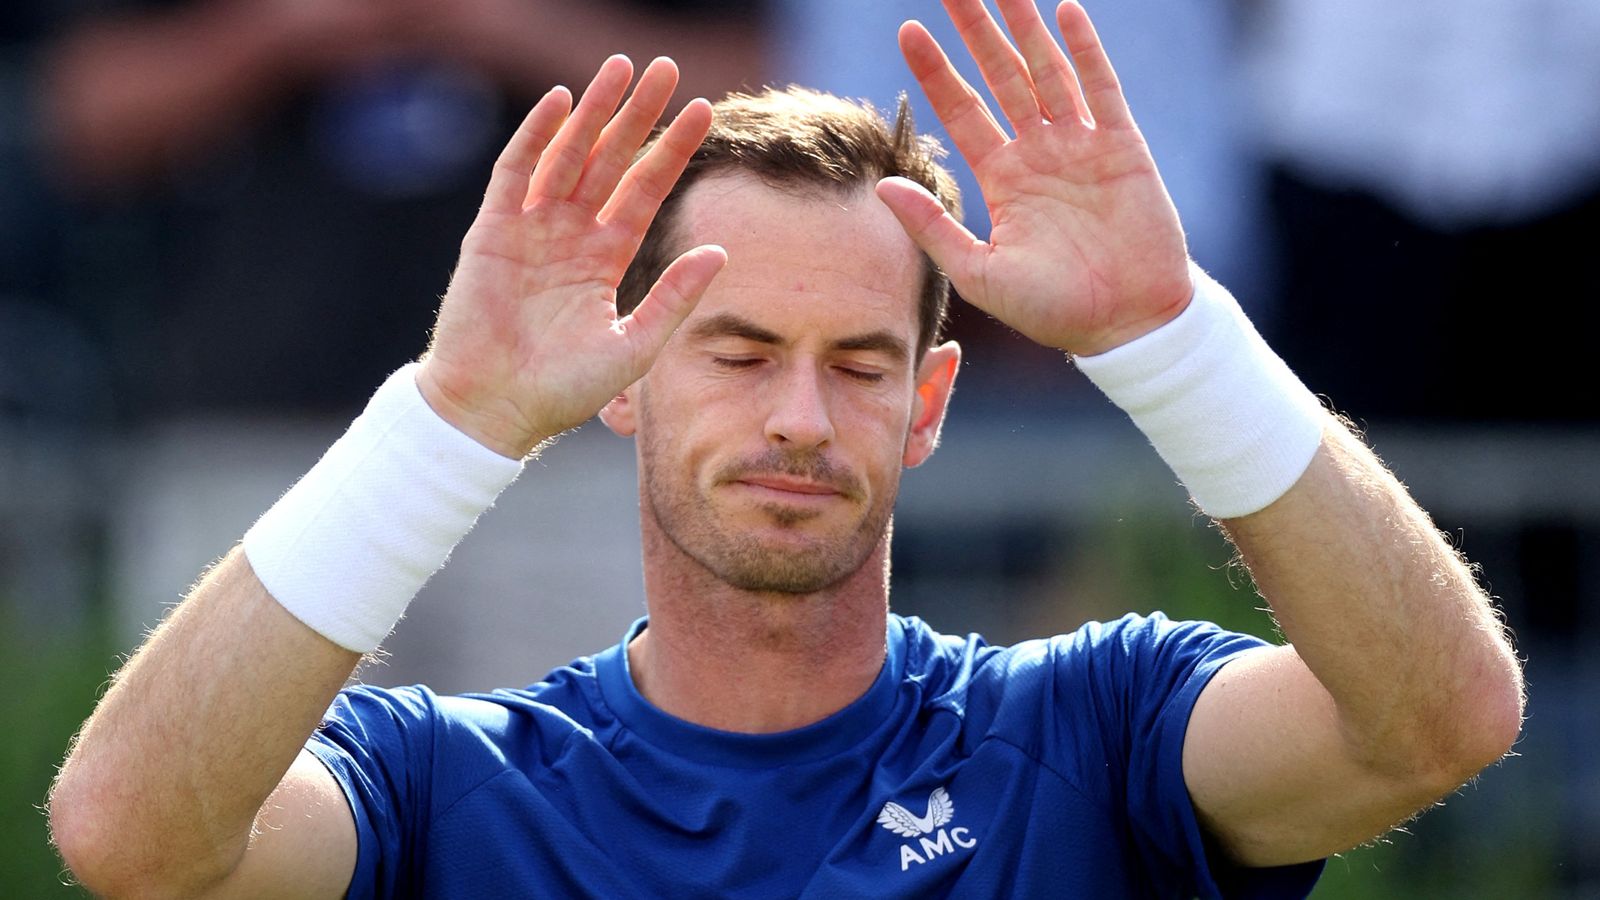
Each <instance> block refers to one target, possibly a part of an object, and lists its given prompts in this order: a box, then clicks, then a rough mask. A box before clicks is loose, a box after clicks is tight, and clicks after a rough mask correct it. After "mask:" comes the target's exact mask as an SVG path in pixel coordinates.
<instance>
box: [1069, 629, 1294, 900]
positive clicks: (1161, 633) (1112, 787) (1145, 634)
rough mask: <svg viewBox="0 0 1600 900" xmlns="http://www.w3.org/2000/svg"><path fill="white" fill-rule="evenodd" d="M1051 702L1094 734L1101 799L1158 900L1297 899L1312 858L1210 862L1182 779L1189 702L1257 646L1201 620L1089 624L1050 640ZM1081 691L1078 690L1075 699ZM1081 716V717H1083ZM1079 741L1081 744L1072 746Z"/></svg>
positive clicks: (1260, 643)
mask: <svg viewBox="0 0 1600 900" xmlns="http://www.w3.org/2000/svg"><path fill="white" fill-rule="evenodd" d="M1058 640H1059V643H1058V644H1057V647H1056V649H1057V654H1056V659H1055V662H1056V678H1057V686H1058V692H1057V695H1056V696H1057V699H1058V702H1061V703H1065V704H1069V705H1070V706H1071V707H1072V714H1071V716H1072V718H1074V719H1076V720H1077V721H1076V722H1075V723H1074V724H1075V725H1076V726H1077V727H1080V728H1081V727H1088V728H1091V729H1093V731H1094V732H1095V733H1096V734H1097V735H1098V741H1097V743H1098V744H1099V749H1100V750H1101V751H1102V753H1103V756H1102V757H1101V758H1100V759H1099V760H1098V761H1097V762H1098V764H1099V765H1100V766H1101V767H1102V771H1104V772H1105V773H1106V774H1107V775H1109V778H1107V779H1105V780H1104V781H1103V782H1102V783H1103V784H1105V785H1106V790H1107V791H1108V792H1109V795H1108V798H1107V799H1108V801H1109V802H1111V803H1112V804H1113V806H1114V807H1115V808H1117V809H1119V810H1122V811H1124V812H1125V815H1126V823H1125V824H1126V827H1127V830H1128V832H1129V834H1130V836H1131V840H1132V841H1133V844H1134V846H1135V848H1136V850H1137V852H1138V855H1139V857H1140V859H1141V862H1142V863H1143V867H1144V869H1145V871H1146V872H1147V873H1148V874H1149V876H1150V878H1151V881H1152V882H1153V883H1152V887H1153V888H1154V889H1155V891H1156V893H1158V894H1159V895H1161V896H1183V897H1193V896H1200V897H1206V898H1213V897H1226V898H1268V897H1271V898H1278V897H1293V898H1298V897H1304V896H1306V895H1307V894H1309V893H1310V891H1311V888H1312V886H1314V885H1315V884H1316V881H1317V878H1318V876H1319V875H1320V874H1321V871H1322V863H1321V862H1320V861H1319V862H1314V863H1308V864H1304V865H1298V866H1286V867H1282V868H1275V869H1243V868H1236V867H1231V866H1225V865H1218V861H1217V860H1215V859H1214V858H1213V855H1212V854H1211V853H1210V852H1209V850H1208V842H1207V841H1206V839H1205V837H1204V835H1203V833H1202V832H1201V830H1200V824H1199V820H1198V819H1197V817H1196V815H1195V811H1194V804H1193V802H1192V801H1191V800H1190V797H1189V790H1188V787H1187V785H1186V784H1185V782H1184V778H1183V741H1184V735H1185V733H1186V731H1187V730H1188V726H1189V715H1190V713H1191V712H1193V710H1194V705H1195V701H1196V700H1198V699H1199V697H1200V692H1201V691H1202V690H1204V689H1205V686H1206V684H1207V683H1209V682H1210V681H1211V678H1212V677H1213V676H1214V675H1216V673H1217V672H1218V671H1219V670H1220V669H1221V668H1222V667H1223V666H1224V665H1226V664H1227V663H1228V662H1230V661H1232V660H1234V659H1236V658H1238V657H1239V655H1240V654H1243V653H1247V652H1249V651H1251V650H1255V649H1257V648H1260V647H1264V646H1266V644H1265V643H1264V642H1263V641H1261V640H1260V639H1258V638H1255V637H1251V636H1249V635H1244V634H1237V633H1234V632H1229V631H1224V630H1222V629H1221V628H1218V627H1217V626H1216V625H1213V624H1211V623H1209V622H1174V621H1172V620H1170V619H1168V618H1166V617H1165V616H1164V615H1162V614H1161V613H1154V614H1152V615H1150V616H1147V617H1146V616H1137V615H1128V616H1124V617H1123V618H1121V619H1119V620H1117V621H1115V622H1110V623H1104V624H1102V623H1091V624H1089V625H1086V626H1084V627H1083V628H1082V629H1080V630H1079V631H1078V632H1076V633H1075V634H1073V635H1070V636H1068V637H1065V638H1062V639H1058ZM1086 692H1087V694H1088V696H1085V693H1086ZM1086 715H1087V716H1092V720H1091V721H1087V722H1085V721H1082V718H1083V717H1084V716H1086ZM1078 744H1079V746H1080V747H1082V741H1081V740H1080V741H1079V742H1078Z"/></svg>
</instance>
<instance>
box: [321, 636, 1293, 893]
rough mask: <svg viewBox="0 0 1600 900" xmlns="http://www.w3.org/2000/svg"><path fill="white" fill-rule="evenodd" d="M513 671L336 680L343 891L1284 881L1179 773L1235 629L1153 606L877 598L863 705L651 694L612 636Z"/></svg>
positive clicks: (1103, 888) (1177, 885)
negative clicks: (536, 667) (959, 609)
mask: <svg viewBox="0 0 1600 900" xmlns="http://www.w3.org/2000/svg"><path fill="white" fill-rule="evenodd" d="M645 625H646V623H645V621H644V620H641V621H640V622H638V623H635V624H634V626H633V628H632V629H631V630H630V631H629V632H628V635H627V637H625V638H624V639H623V642H622V643H621V644H618V645H617V646H615V647H612V648H611V649H609V650H607V651H605V652H604V653H601V654H599V655H597V656H594V657H586V658H583V659H579V660H577V661H576V662H574V663H572V664H571V665H570V666H567V667H564V668H561V669H557V670H556V671H554V672H552V673H551V674H550V676H549V677H548V678H547V679H546V680H545V681H543V682H541V683H539V684H536V685H534V686H532V687H530V688H527V689H526V690H500V691H495V692H494V693H492V694H478V695H469V696H463V697H441V696H438V695H436V694H434V693H433V692H432V691H430V690H428V689H427V688H425V687H409V688H399V689H394V690H381V689H377V688H370V687H355V688H351V689H348V690H346V691H344V692H343V693H341V694H340V695H339V697H338V699H337V700H336V701H335V702H334V704H333V707H332V708H331V709H330V710H329V712H328V715H327V718H326V720H325V721H324V723H323V725H322V727H321V728H320V729H319V730H318V731H317V733H316V734H315V735H314V736H313V738H312V740H311V741H310V743H309V745H308V746H309V748H310V750H311V751H312V752H313V753H315V754H316V755H317V757H318V758H319V759H321V760H322V761H323V763H324V764H326V765H327V767H328V768H329V769H330V770H331V771H332V772H333V774H334V776H335V777H336V778H337V779H338V780H339V783H340V784H341V785H342V786H343V788H344V791H345V794H346V797H347V798H348V800H349V802H350V808H351V810H352V811H353V812H354V814H355V821H356V831H357V834H358V836H359V851H358V856H357V861H356V870H355V876H354V878H353V880H352V882H351V885H350V896H351V897H373V896H382V897H388V896H429V897H486V896H496V897H512V896H528V897H605V898H627V897H674V898H676V897H719V898H720V897H761V898H769V897H806V898H831V897H918V898H925V897H946V896H948V897H974V898H992V897H1087V898H1115V897H1194V896H1203V897H1214V896H1227V897H1304V896H1305V895H1306V894H1307V893H1308V892H1309V891H1310V889H1311V886H1312V884H1314V883H1315V881H1316V878H1317V875H1318V873H1319V872H1320V871H1321V864H1320V863H1311V864H1307V865H1303V866H1292V867H1287V868H1283V869H1254V870H1237V869H1226V868H1225V867H1222V866H1220V865H1219V864H1218V862H1217V860H1216V859H1214V858H1211V859H1208V857H1207V845H1206V841H1205V839H1204V838H1203V836H1202V834H1201V831H1200V828H1199V825H1198V823H1197V822H1196V819H1195V814H1194V810H1193V807H1192V805H1191V803H1190V800H1189V794H1188V791H1187V789H1186V788H1185V786H1184V781H1183V769H1182V752H1183V737H1184V731H1185V728H1186V726H1187V723H1188V721H1189V713H1190V710H1191V709H1192V708H1193V707H1194V702H1195V699H1196V697H1198V696H1199V694H1200V691H1201V689H1202V688H1203V687H1204V686H1205V684H1206V682H1207V681H1208V680H1209V679H1210V678H1211V676H1212V675H1214V674H1215V673H1216V671H1217V670H1218V669H1219V668H1220V667H1221V666H1222V665H1223V664H1224V663H1225V662H1227V661H1228V660H1229V659H1231V658H1233V657H1235V656H1236V655H1238V654H1239V653H1241V652H1244V651H1248V650H1250V649H1252V648H1254V647H1257V646H1260V645H1261V642H1260V641H1258V640H1256V639H1255V638H1251V637H1247V636H1244V635H1238V634H1232V633H1229V632H1225V631H1222V630H1220V629H1218V628H1217V627H1216V626H1214V625H1210V624H1208V623H1201V622H1172V621H1169V620H1168V619H1166V618H1165V617H1164V616H1161V615H1160V614H1159V613H1158V614H1155V615H1152V616H1150V617H1148V618H1146V617H1140V616H1132V615H1130V616H1126V617H1124V618H1122V619H1120V620H1118V621H1116V622H1112V623H1108V624H1101V623H1091V624H1089V625H1085V626H1084V627H1083V628H1081V629H1079V630H1078V631H1077V632H1075V633H1073V634H1070V635H1063V636H1059V637H1055V638H1050V639H1047V640H1037V641H1028V642H1025V643H1022V644H1017V645H1015V646H1012V647H991V646H988V645H987V644H985V643H984V641H983V640H982V639H981V638H979V637H977V636H971V637H967V638H956V637H948V636H944V635H940V634H936V633H935V632H933V631H932V630H931V629H930V628H928V626H927V625H926V624H924V623H923V622H922V621H920V620H918V619H914V618H901V617H899V616H890V618H889V624H888V657H887V660H886V662H885V664H884V667H883V671H882V672H881V674H880V675H879V676H878V678H877V680H876V681H875V682H874V683H873V685H872V687H871V688H870V689H868V691H867V693H866V694H865V695H863V696H862V697H861V698H860V699H859V700H857V701H855V702H854V703H852V704H851V705H850V706H848V707H846V708H845V709H843V710H840V711H839V712H838V713H835V714H834V715H832V716H830V717H828V718H827V719H824V720H823V721H821V722H818V723H816V724H814V725H810V726H807V727H805V728H801V729H799V730H796V731H791V732H786V733H782V734H769V735H747V734H732V733H727V732H720V731H714V730H711V729H707V728H702V727H700V726H697V725H693V724H691V723H688V722H685V721H682V720H680V719H676V718H673V717H672V716H669V715H667V714H666V713H664V712H662V711H660V710H659V709H656V708H655V707H654V706H652V705H650V703H649V702H648V701H647V700H645V699H644V698H643V697H642V696H641V695H640V694H639V693H638V691H637V690H636V689H635V688H634V685H633V680H632V677H631V676H630V674H629V672H628V664H627V653H626V650H625V648H626V645H627V641H628V640H629V639H631V638H632V637H633V636H634V635H635V634H637V633H638V631H639V630H640V629H641V628H643V627H645Z"/></svg>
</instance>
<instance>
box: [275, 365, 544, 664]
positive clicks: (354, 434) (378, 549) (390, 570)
mask: <svg viewBox="0 0 1600 900" xmlns="http://www.w3.org/2000/svg"><path fill="white" fill-rule="evenodd" d="M416 369H417V366H416V365H415V364H413V365H409V366H406V367H404V368H402V369H400V370H399V371H398V372H396V373H395V374H393V375H391V376H390V377H389V379H388V380H387V381H385V382H384V384H383V386H382V387H380V388H379V389H378V391H377V392H376V393H375V394H373V396H372V400H371V401H370V402H369V403H368V404H367V408H366V409H365V410H364V411H363V412H362V413H361V415H360V416H359V417H357V418H356V420H355V422H353V423H351V425H350V429H349V430H348V431H346V432H345V434H344V436H343V437H341V438H339V440H338V441H335V442H334V444H333V446H332V447H330V448H329V449H328V452H327V453H326V454H325V455H324V456H323V457H322V459H321V460H319V461H318V462H317V464H316V465H315V466H313V467H312V468H311V470H310V471H309V472H307V473H306V475H305V477H304V478H301V479H300V481H299V482H298V483H296V484H295V486H294V487H293V488H291V489H290V490H289V492H288V493H286V494H285V495H284V496H283V498H282V499H280V500H279V501H278V502H277V503H276V504H274V505H273V507H272V508H271V509H269V510H268V511H267V512H266V514H265V515H263V516H262V517H261V518H260V520H258V521H257V522H256V524H255V525H254V526H252V527H251V529H250V531H249V532H248V533H246V534H245V537H244V552H245V555H246V556H247V557H248V558H249V560H250V566H251V568H252V569H253V570H254V571H255V573H256V576H257V577H258V578H259V579H260V580H261V583H262V585H264V586H265V587H266V589H267V591H268V593H270V594H271V595H272V597H273V598H274V599H275V600H277V601H278V603H280V604H281V605H282V606H283V607H284V608H285V609H287V610H289V612H290V613H292V614H293V615H294V616H295V617H296V618H298V619H299V620H300V621H302V622H304V623H305V624H306V625H308V626H310V627H311V628H312V629H313V630H314V631H317V632H318V633H320V634H322V635H323V636H324V637H326V638H328V639H329V640H331V641H333V642H334V643H336V644H338V645H340V646H342V647H345V648H346V649H349V650H354V651H356V652H358V653H366V652H370V651H371V650H374V649H376V648H377V646H378V644H379V643H380V642H381V641H382V640H383V638H384V637H385V636H387V635H388V633H389V631H390V629H392V628H393V627H394V624H395V622H396V621H398V620H399V618H400V616H401V614H402V613H403V612H404V611H405V608H406V606H407V605H408V604H409V603H410V601H411V598H412V597H413V596H415V595H416V593H417V591H418V590H420V589H421V588H422V585H423V584H424V583H425V582H426V581H427V580H428V578H429V577H430V576H432V574H433V573H434V571H436V570H437V569H438V568H439V567H440V566H442V565H444V562H445V559H446V558H447V557H448V556H449V555H450V551H451V550H452V549H453V548H454V547H455V545H456V543H457V542H459V541H460V540H461V538H462V537H464V536H465V535H466V533H467V532H468V531H469V530H471V528H472V526H473V524H474V523H475V522H476V521H477V518H478V516H479V515H480V514H482V513H483V512H484V510H486V509H488V508H489V507H490V506H491V505H493V503H494V500H495V498H496V497H497V496H499V494H500V492H501V491H502V490H504V489H505V488H506V486H508V485H509V484H510V483H511V482H512V481H514V480H515V479H516V477H517V474H518V473H519V472H521V470H522V464H521V462H520V461H518V460H513V459H508V458H506V457H504V456H502V455H500V454H497V453H494V452H492V451H491V450H490V449H488V448H487V447H485V446H484V445H482V444H480V443H479V442H477V441H475V440H472V439H471V438H470V437H469V436H468V435H466V434H464V433H463V432H461V431H460V430H459V429H457V428H455V427H454V426H452V425H450V424H449V423H448V422H446V421H444V420H443V419H441V418H440V417H439V416H438V415H437V414H435V413H434V412H433V410H432V409H431V408H430V407H429V405H428V404H427V403H426V402H425V401H424V399H423V398H422V395H421V393H420V391H419V390H418V389H417V387H416V381H415V373H416Z"/></svg>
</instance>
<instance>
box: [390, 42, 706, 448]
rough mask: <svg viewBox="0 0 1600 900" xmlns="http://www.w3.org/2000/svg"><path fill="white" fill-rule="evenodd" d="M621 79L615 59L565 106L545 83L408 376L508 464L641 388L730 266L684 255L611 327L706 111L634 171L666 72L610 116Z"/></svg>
mask: <svg viewBox="0 0 1600 900" xmlns="http://www.w3.org/2000/svg"><path fill="white" fill-rule="evenodd" d="M632 77H633V66H632V64H631V63H629V62H628V60H627V58H626V57H622V56H613V57H612V58H610V59H608V60H606V61H605V63H604V64H603V65H602V66H601V67H600V71H599V72H598V73H597V74H596V75H595V77H594V80H593V81H592V82H591V83H590V85H589V88H588V90H586V91H585V92H584V95H583V98H582V100H581V101H579V103H578V105H577V108H576V109H573V108H572V97H571V95H570V94H568V93H567V91H566V89H565V88H559V87H558V88H556V89H555V90H552V91H551V92H550V93H548V94H546V95H545V96H544V98H543V99H541V100H540V101H539V102H538V103H537V104H535V105H534V107H533V110H532V111H531V112H529V113H528V117H527V119H526V120H524V121H523V123H522V125H521V127H519V128H518V129H517V132H516V134H515V135H513V136H512V138H511V141H510V143H508V144H507V145H506V148H505V151H504V152H502V153H501V155H500V158H499V160H498V161H497V162H496V163H495V167H494V173H493V175H492V177H491V178H490V180H489V188H488V191H487V192H486V194H485V195H484V200H483V207H482V208H481V209H480V210H479V212H478V217H477V219H476V220H475V221H474V222H473V223H472V227H471V228H470V229H468V231H467V236H466V238H465V240H463V241H462V244H461V261H460V263H459V264H458V265H457V267H456V272H455V275H454V277H453V278H452V279H451V282H450V289H449V291H447V292H446V294H445V297H444V303H443V305H442V306H441V307H440V310H439V321H438V324H437V325H436V326H435V327H434V336H433V342H432V345H431V347H430V348H429V350H428V353H427V355H426V356H425V357H424V358H423V361H422V368H421V369H420V370H419V371H418V373H417V386H418V388H419V389H421V391H422V394H423V396H424V397H426V398H427V400H428V403H429V405H431V406H432V407H433V408H434V410H435V411H436V412H438V413H439V414H440V415H441V416H443V417H444V418H445V419H446V420H447V421H449V422H450V423H451V424H453V425H455V426H456V427H457V428H459V429H461V430H462V431H464V432H466V433H467V434H469V435H471V436H472V437H474V438H476V439H477V440H478V441H480V442H481V443H483V444H484V445H485V446H488V447H489V448H491V449H493V450H496V451H498V452H500V453H502V454H504V455H506V456H510V457H516V458H520V457H522V456H525V455H527V454H528V453H529V452H530V451H531V450H532V449H533V448H534V447H535V446H537V445H538V444H539V443H540V442H541V441H543V440H545V439H547V438H551V437H554V436H556V435H558V434H560V433H561V432H563V431H565V430H567V429H569V428H573V427H576V426H577V425H580V424H582V423H583V422H585V421H587V420H588V419H589V418H590V417H591V416H593V415H594V414H595V413H596V412H598V411H599V410H600V408H601V407H602V406H604V405H605V404H606V403H607V402H608V401H610V400H611V399H612V398H613V397H615V396H616V395H617V394H618V393H620V392H621V391H622V390H623V389H624V388H626V387H627V386H628V385H630V384H632V383H633V382H635V381H637V380H638V379H639V378H640V377H641V376H643V375H644V373H645V372H646V370H648V369H649V368H650V365H651V363H653V362H654V361H655V357H656V354H657V353H659V352H660V350H661V347H662V346H663V345H664V344H666V342H667V338H669V337H671V335H672V332H673V330H674V329H676V328H677V327H678V325H679V324H680V323H681V322H682V321H683V320H684V318H685V317H686V316H687V315H688V314H689V311H690V310H692V309H693V308H694V305H695V303H697V302H698V301H699V298H700V295H701V294H702V293H703V292H704V291H705V288H706V286H707V285H708V284H710V283H711V279H712V278H713V277H715V275H716V274H717V272H718V271H719V270H720V269H721V268H722V266H723V264H724V263H726V262H727V255H726V254H725V253H724V252H723V250H722V248H720V247H715V246H703V247H696V248H694V249H692V250H689V251H687V252H685V253H684V254H683V255H682V256H679V257H678V258H677V259H676V260H675V261H674V262H673V263H672V264H671V265H670V266H668V267H667V269H666V271H665V272H664V273H663V274H662V276H661V279H660V280H659V281H657V282H656V284H655V286H654V287H652V288H651V290H650V292H649V294H648V295H647V296H646V297H645V299H644V300H643V302H641V303H640V304H639V306H638V308H637V309H635V310H634V311H633V313H632V314H631V315H627V316H623V317H621V318H619V317H618V316H617V307H616V287H617V283H618V282H619V281H620V280H621V278H622V275H623V272H624V271H626V269H627V266H628V263H629V261H631V260H632V259H633V255H634V253H635V252H636V251H637V250H638V247H639V242H640V241H641V240H642V239H643V238H644V234H645V231H646V229H647V228H649V226H650V221H651V220H652V219H653V218H654V217H655V214H656V210H657V209H658V208H659V207H660V205H661V201H662V200H663V198H665V197H666V195H667V192H668V191H669V190H671V188H672V185H673V184H674V182H676V181H677V178H678V176H679V175H680V174H681V173H682V172H683V167H684V165H685V164H686V163H687V162H688V160H689V157H690V156H691V155H692V154H693V153H694V151H695V149H696V148H698V147H699V146H700V141H701V140H702V139H704V138H705V135H706V131H707V130H708V129H709V128H710V126H711V106H710V104H708V103H707V102H706V101H704V100H695V101H693V102H691V103H690V104H689V105H688V106H686V107H684V109H683V111H682V112H681V113H679V114H678V117H677V118H676V119H675V120H674V121H673V122H672V124H671V125H669V126H667V129H666V131H665V133H664V134H663V135H662V136H661V138H660V139H659V140H658V141H657V142H656V143H655V144H654V145H652V146H651V148H650V150H649V151H647V152H646V153H645V154H644V156H643V157H641V158H640V159H639V160H638V161H637V162H633V157H634V155H635V154H636V153H637V152H638V150H639V147H640V146H642V145H643V143H644V141H645V139H646V137H648V135H649V133H650V130H651V128H652V127H653V126H654V124H655V122H656V120H657V119H659V118H660V116H661V113H662V111H663V110H664V109H665V108H666V104H667V100H668V98H670V97H671V96H672V91H673V89H674V87H675V86H676V85H677V81H678V70H677V67H676V66H675V65H673V63H672V61H671V60H669V59H665V58H662V59H657V60H655V61H654V62H652V63H651V64H650V65H649V67H647V68H646V69H645V72H644V74H643V75H642V76H640V78H639V84H638V87H636V88H635V89H634V92H633V95H632V96H631V97H629V98H628V101H627V103H626V104H623V105H622V107H621V110H620V111H618V105H619V104H621V103H622V98H623V96H624V95H625V94H626V93H627V90H628V83H629V82H630V81H631V80H632ZM569 110H570V115H569ZM630 163H632V165H630Z"/></svg>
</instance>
